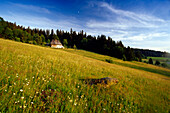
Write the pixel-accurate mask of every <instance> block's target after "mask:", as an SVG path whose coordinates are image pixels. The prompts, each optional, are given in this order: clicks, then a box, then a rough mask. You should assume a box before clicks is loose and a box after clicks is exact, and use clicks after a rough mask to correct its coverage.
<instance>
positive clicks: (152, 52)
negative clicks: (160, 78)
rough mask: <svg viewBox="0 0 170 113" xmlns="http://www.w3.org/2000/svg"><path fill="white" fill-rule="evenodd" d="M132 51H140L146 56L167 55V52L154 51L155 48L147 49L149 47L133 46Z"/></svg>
mask: <svg viewBox="0 0 170 113" xmlns="http://www.w3.org/2000/svg"><path fill="white" fill-rule="evenodd" d="M133 51H134V52H137V51H140V52H141V54H143V55H144V56H146V57H148V56H150V57H168V56H169V53H168V52H162V51H155V50H149V49H138V48H133Z"/></svg>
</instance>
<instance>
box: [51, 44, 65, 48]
mask: <svg viewBox="0 0 170 113" xmlns="http://www.w3.org/2000/svg"><path fill="white" fill-rule="evenodd" d="M51 47H52V48H64V47H63V46H62V45H51Z"/></svg>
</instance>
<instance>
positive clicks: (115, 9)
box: [0, 0, 170, 52]
mask: <svg viewBox="0 0 170 113" xmlns="http://www.w3.org/2000/svg"><path fill="white" fill-rule="evenodd" d="M0 2H1V3H0V16H1V17H3V18H4V19H5V20H7V21H10V22H16V23H17V24H19V25H23V26H25V27H27V26H30V27H31V28H42V29H54V30H56V29H61V30H67V31H70V28H73V30H76V31H80V30H84V31H85V32H87V34H88V35H93V36H98V35H101V34H104V35H106V36H110V37H111V38H112V39H113V40H115V41H119V40H121V41H122V42H123V44H124V45H125V46H130V47H134V48H144V49H152V50H161V51H167V52H170V0H0Z"/></svg>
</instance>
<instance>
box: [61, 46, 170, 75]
mask: <svg viewBox="0 0 170 113" xmlns="http://www.w3.org/2000/svg"><path fill="white" fill-rule="evenodd" d="M64 51H67V52H70V53H74V54H78V55H83V56H86V57H89V58H93V59H97V60H101V61H106V60H111V61H112V62H111V63H112V64H117V65H122V66H126V67H130V68H134V69H139V70H144V71H148V72H152V73H157V74H162V75H165V76H170V70H169V69H165V68H162V67H158V66H154V65H149V64H145V63H141V62H136V61H132V62H127V61H122V60H120V59H117V58H113V57H110V56H105V55H100V54H97V53H93V52H88V51H84V50H76V51H74V50H73V49H65V50H64Z"/></svg>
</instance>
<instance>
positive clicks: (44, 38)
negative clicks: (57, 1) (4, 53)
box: [0, 17, 165, 61]
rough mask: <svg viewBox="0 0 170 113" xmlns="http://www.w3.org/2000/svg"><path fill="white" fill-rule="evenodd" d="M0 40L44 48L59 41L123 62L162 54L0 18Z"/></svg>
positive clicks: (112, 41) (71, 32)
mask: <svg viewBox="0 0 170 113" xmlns="http://www.w3.org/2000/svg"><path fill="white" fill-rule="evenodd" d="M0 38H5V39H9V40H15V41H18V42H23V43H29V44H35V45H42V46H46V45H48V44H50V42H51V40H52V39H57V40H60V42H61V43H62V44H63V45H64V47H65V48H77V49H83V50H87V51H92V52H95V53H99V54H104V55H108V56H112V57H116V58H119V59H122V60H124V61H134V60H135V61H142V58H145V56H153V55H154V56H159V57H160V56H163V54H165V53H164V52H157V51H151V50H147V51H146V50H143V49H133V48H130V47H129V46H128V47H125V46H124V45H123V43H122V42H121V41H117V42H116V41H114V40H112V38H111V37H106V36H105V35H100V36H97V37H96V36H91V35H86V32H84V31H83V30H82V31H80V32H76V31H73V30H72V28H71V29H70V32H68V31H63V30H58V29H57V30H56V31H54V30H53V29H51V30H49V29H46V30H45V29H38V28H34V29H31V28H30V27H27V28H25V27H23V26H20V25H16V22H15V23H11V22H8V21H5V20H4V19H3V18H2V17H0Z"/></svg>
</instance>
